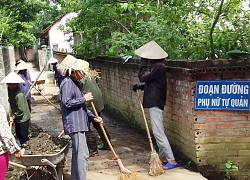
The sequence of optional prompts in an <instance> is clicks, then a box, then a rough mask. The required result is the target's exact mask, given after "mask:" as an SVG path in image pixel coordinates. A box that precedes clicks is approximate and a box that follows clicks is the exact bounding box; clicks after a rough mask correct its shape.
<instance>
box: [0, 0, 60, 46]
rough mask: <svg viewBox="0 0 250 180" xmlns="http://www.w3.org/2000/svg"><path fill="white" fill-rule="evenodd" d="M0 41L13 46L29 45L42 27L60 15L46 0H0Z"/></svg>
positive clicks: (55, 7)
mask: <svg viewBox="0 0 250 180" xmlns="http://www.w3.org/2000/svg"><path fill="white" fill-rule="evenodd" d="M0 7H1V8H0V12H1V15H0V16H1V18H0V19H1V20H0V22H1V27H0V32H1V36H0V38H1V39H0V42H1V44H2V45H6V44H12V45H14V47H15V48H21V49H22V48H24V47H30V46H32V45H33V44H34V41H36V39H37V38H38V35H39V33H40V32H41V30H42V29H43V28H45V27H46V26H47V25H49V24H50V23H51V22H53V21H54V20H55V19H56V18H57V17H58V16H60V15H61V13H62V12H61V10H59V9H58V8H57V6H56V5H51V3H50V1H48V0H11V1H9V0H2V1H1V2H0Z"/></svg>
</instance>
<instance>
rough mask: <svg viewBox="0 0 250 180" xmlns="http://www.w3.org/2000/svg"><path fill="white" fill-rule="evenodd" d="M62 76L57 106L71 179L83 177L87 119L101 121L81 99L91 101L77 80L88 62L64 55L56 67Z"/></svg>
mask: <svg viewBox="0 0 250 180" xmlns="http://www.w3.org/2000/svg"><path fill="white" fill-rule="evenodd" d="M58 68H60V69H61V70H62V72H63V74H64V76H65V78H64V80H63V81H62V82H61V84H60V107H61V112H62V121H63V128H64V133H65V134H67V135H69V136H70V137H71V140H72V161H71V179H72V180H86V179H87V168H88V161H89V150H88V146H87V143H86V132H87V131H88V130H89V129H88V125H89V122H90V121H95V122H98V123H103V121H102V118H101V117H95V116H94V114H93V113H92V112H91V111H90V110H88V109H87V107H86V104H85V102H87V101H92V100H93V95H92V94H91V93H86V94H83V92H82V87H81V85H80V83H79V80H80V79H82V78H83V77H84V76H85V75H86V73H87V71H88V69H89V63H88V62H86V61H84V60H80V59H77V58H75V57H73V56H71V55H67V56H66V57H65V59H64V60H63V61H62V62H61V63H60V65H59V67H58Z"/></svg>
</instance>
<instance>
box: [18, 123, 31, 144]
mask: <svg viewBox="0 0 250 180" xmlns="http://www.w3.org/2000/svg"><path fill="white" fill-rule="evenodd" d="M29 126H30V119H29V120H27V121H25V122H23V123H15V131H16V136H17V138H18V139H19V141H20V143H21V145H22V144H23V143H26V141H28V140H29V136H28V135H29Z"/></svg>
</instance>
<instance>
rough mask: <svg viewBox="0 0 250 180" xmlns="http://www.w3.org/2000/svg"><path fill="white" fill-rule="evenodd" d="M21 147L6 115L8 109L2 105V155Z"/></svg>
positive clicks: (0, 106)
mask: <svg viewBox="0 0 250 180" xmlns="http://www.w3.org/2000/svg"><path fill="white" fill-rule="evenodd" d="M20 149H21V148H20V147H19V146H18V144H17V143H16V140H15V138H14V136H13V134H12V133H11V130H10V127H9V124H8V121H7V117H6V111H5V109H4V108H3V106H2V105H0V155H2V154H4V153H6V152H10V153H11V154H13V153H14V152H16V151H18V150H20Z"/></svg>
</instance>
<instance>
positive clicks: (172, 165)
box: [164, 163, 180, 170]
mask: <svg viewBox="0 0 250 180" xmlns="http://www.w3.org/2000/svg"><path fill="white" fill-rule="evenodd" d="M179 166H180V165H179V164H178V163H177V164H171V163H167V164H165V165H164V167H165V168H166V170H170V169H174V168H177V167H179Z"/></svg>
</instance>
